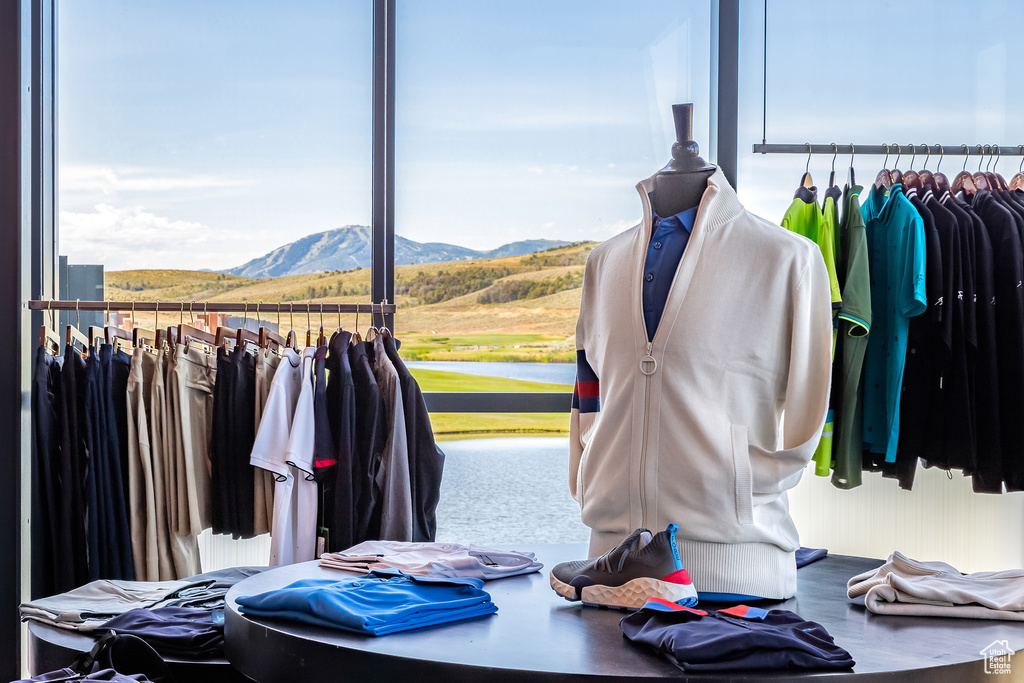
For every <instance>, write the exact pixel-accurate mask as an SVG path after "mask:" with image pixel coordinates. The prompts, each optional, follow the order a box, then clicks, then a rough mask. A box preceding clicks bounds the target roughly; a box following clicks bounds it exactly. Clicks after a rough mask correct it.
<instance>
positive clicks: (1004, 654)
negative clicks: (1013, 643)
mask: <svg viewBox="0 0 1024 683" xmlns="http://www.w3.org/2000/svg"><path fill="white" fill-rule="evenodd" d="M978 654H980V655H981V656H982V657H984V658H985V673H987V674H1008V673H1010V658H1011V657H1013V655H1014V651H1013V649H1012V648H1010V643H1009V641H1006V640H994V641H992V642H991V643H990V644H989V645H988V646H987V647H985V648H984V649H983V650H982V651H981V652H979V653H978Z"/></svg>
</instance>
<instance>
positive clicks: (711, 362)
mask: <svg viewBox="0 0 1024 683" xmlns="http://www.w3.org/2000/svg"><path fill="white" fill-rule="evenodd" d="M673 116H674V118H675V124H676V135H677V138H678V140H677V142H676V143H675V144H674V145H673V147H672V161H671V162H670V163H669V164H668V165H667V166H666V167H665V168H663V169H661V170H660V171H658V172H657V173H655V174H654V175H653V176H651V177H650V178H647V179H644V180H641V181H640V182H639V183H637V191H638V193H639V194H640V201H641V203H642V204H643V209H644V211H643V214H644V217H643V220H642V221H641V222H640V223H639V224H638V225H636V226H634V227H633V228H630V229H628V230H625V231H623V232H621V233H619V234H618V235H615V236H613V237H611V238H610V239H608V240H606V241H604V242H602V243H601V244H600V245H598V246H597V247H596V248H595V249H594V250H593V251H592V252H591V254H590V257H589V258H588V259H587V266H586V274H585V276H584V280H583V293H582V295H581V300H580V315H579V318H578V320H577V324H576V367H577V383H576V389H575V391H574V398H573V407H572V415H571V419H570V438H569V472H568V474H569V477H568V479H569V490H570V493H571V494H572V495H573V497H574V498H575V499H576V500H577V502H578V503H579V504H580V516H581V519H582V521H583V522H584V524H586V525H587V526H588V527H590V529H591V536H590V548H589V551H588V554H589V556H590V557H597V556H600V555H603V554H604V553H606V552H607V551H609V550H610V549H612V548H615V547H616V546H617V545H619V544H620V543H621V542H622V540H623V539H624V538H627V537H628V536H629V535H630V534H631V533H632V532H634V531H635V530H636V529H656V528H666V527H667V526H668V525H669V524H674V525H677V526H678V532H677V534H676V546H677V548H678V552H679V556H680V557H681V559H682V562H683V565H684V566H685V569H686V571H687V572H688V573H689V576H690V578H691V579H692V584H693V586H694V587H695V589H696V590H697V591H698V594H701V593H717V594H720V595H721V594H731V595H741V596H754V597H762V598H770V599H785V598H789V597H792V596H793V595H794V594H795V593H796V584H797V576H796V560H795V552H796V550H797V548H799V534H798V532H797V529H796V526H795V524H794V522H793V520H792V518H791V517H790V515H789V503H788V498H787V495H786V491H787V490H789V489H791V488H792V487H793V486H795V485H796V484H797V482H798V481H799V480H800V477H801V475H802V472H803V470H804V468H805V467H806V465H807V463H808V462H809V461H810V459H811V456H812V455H813V454H814V450H815V448H816V447H817V445H818V441H819V439H820V437H821V428H822V425H823V424H824V422H825V415H826V412H827V408H828V394H829V384H830V380H831V375H832V364H831V348H832V309H831V301H830V288H829V278H828V273H827V271H826V268H825V264H824V261H823V260H822V258H821V252H820V250H819V249H818V248H817V246H816V245H815V244H813V243H812V242H810V241H809V240H807V239H805V238H802V237H800V236H798V235H795V234H793V233H790V232H788V231H786V230H783V229H782V228H781V227H779V226H777V225H773V224H771V223H769V222H768V221H765V220H764V219H761V218H759V217H756V216H754V215H752V214H750V213H749V212H748V211H747V210H746V209H745V208H744V207H743V205H742V204H741V203H740V201H739V199H738V198H737V196H736V191H735V190H734V189H733V188H732V187H731V186H730V185H729V182H728V180H727V179H726V178H725V175H724V174H723V173H722V171H721V169H718V168H716V167H715V166H712V165H710V164H708V163H706V162H705V161H704V160H703V159H701V158H700V157H699V156H698V149H697V145H696V144H694V142H693V141H692V139H691V137H692V123H691V122H692V105H689V104H684V105H677V106H674V107H673ZM698 206H699V207H700V210H699V211H694V209H695V208H696V207H698ZM655 217H660V218H661V219H662V220H661V221H657V220H655ZM673 219H675V220H673ZM670 221H671V223H670V224H669V225H668V226H667V228H666V231H668V230H671V231H672V232H671V233H670V237H669V238H667V239H666V238H664V237H662V236H661V232H662V227H663V226H664V224H665V223H666V222H670ZM676 224H678V226H679V227H680V228H681V230H677V229H676V228H677V225H676ZM683 231H685V232H686V238H685V241H684V242H683V244H682V249H681V250H680V251H679V255H678V256H677V255H676V253H675V252H674V251H673V250H674V249H677V248H678V247H679V242H678V241H676V240H675V239H674V238H675V237H676V236H678V234H679V233H680V232H683ZM655 236H657V239H655ZM676 258H678V261H677V262H675V261H674V259H676ZM666 276H668V278H669V279H668V283H669V284H668V287H667V288H666V291H665V292H664V293H663V292H662V290H661V289H660V287H661V285H662V284H663V283H664V281H665V277H666ZM645 287H646V289H645ZM662 294H664V298H662ZM648 310H650V311H651V312H652V313H654V312H656V311H660V315H655V317H652V318H649V317H648V315H647V313H648ZM652 322H653V325H652V324H650V323H652ZM652 327H653V329H652ZM783 415H785V420H784V421H783V419H782V417H783Z"/></svg>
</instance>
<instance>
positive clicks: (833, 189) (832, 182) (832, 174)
mask: <svg viewBox="0 0 1024 683" xmlns="http://www.w3.org/2000/svg"><path fill="white" fill-rule="evenodd" d="M837 156H839V145H837V144H836V143H834V142H833V143H832V170H831V171H829V174H828V189H827V190H825V197H826V198H828V197H831V198H832V199H833V200H834V201H836V202H837V203H838V202H839V198H840V197H842V196H843V191H842V190H840V189H839V187H838V186H837V185H836V157H837Z"/></svg>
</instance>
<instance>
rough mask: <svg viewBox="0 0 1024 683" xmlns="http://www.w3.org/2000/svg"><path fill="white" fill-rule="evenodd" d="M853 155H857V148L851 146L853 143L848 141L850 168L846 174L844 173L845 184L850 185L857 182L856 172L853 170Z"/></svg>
mask: <svg viewBox="0 0 1024 683" xmlns="http://www.w3.org/2000/svg"><path fill="white" fill-rule="evenodd" d="M855 156H857V149H856V148H855V147H854V146H853V143H852V142H851V143H850V170H849V171H848V172H847V175H846V184H847V185H849V186H850V187H853V186H854V185H856V184H857V174H856V172H854V170H853V158H854V157H855Z"/></svg>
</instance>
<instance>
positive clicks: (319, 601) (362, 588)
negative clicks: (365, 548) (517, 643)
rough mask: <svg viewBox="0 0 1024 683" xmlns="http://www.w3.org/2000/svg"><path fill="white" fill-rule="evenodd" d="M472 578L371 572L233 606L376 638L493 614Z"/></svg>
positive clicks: (304, 584)
mask: <svg viewBox="0 0 1024 683" xmlns="http://www.w3.org/2000/svg"><path fill="white" fill-rule="evenodd" d="M483 585H484V582H483V581H481V580H480V579H474V578H468V577H466V578H445V579H441V578H431V577H422V576H410V575H407V574H402V573H401V572H398V571H395V570H384V569H381V570H375V571H372V572H370V573H369V574H366V575H365V576H357V577H352V578H346V579H340V580H336V579H303V580H301V581H296V582H295V583H292V584H289V585H287V586H285V587H284V588H279V589H277V590H273V591H267V592H266V593H260V594H258V595H243V596H240V597H239V598H238V600H237V602H238V605H239V607H240V609H241V611H242V613H243V614H247V615H251V616H256V617H274V618H281V619H291V620H294V621H302V622H305V623H308V624H314V625H316V626H326V627H329V628H338V629H343V630H345V631H353V632H355V633H365V634H368V635H373V636H382V635H387V634H389V633H396V632H398V631H408V630H410V629H415V628H424V627H427V626H435V625H438V624H446V623H449V622H452V621H461V620H463V619H471V618H473V617H482V616H486V615H488V614H493V613H494V612H497V611H498V608H497V607H496V606H495V605H494V603H493V602H491V596H490V595H489V594H488V593H487V591H485V590H482V586H483Z"/></svg>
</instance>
